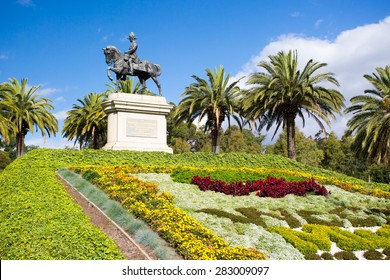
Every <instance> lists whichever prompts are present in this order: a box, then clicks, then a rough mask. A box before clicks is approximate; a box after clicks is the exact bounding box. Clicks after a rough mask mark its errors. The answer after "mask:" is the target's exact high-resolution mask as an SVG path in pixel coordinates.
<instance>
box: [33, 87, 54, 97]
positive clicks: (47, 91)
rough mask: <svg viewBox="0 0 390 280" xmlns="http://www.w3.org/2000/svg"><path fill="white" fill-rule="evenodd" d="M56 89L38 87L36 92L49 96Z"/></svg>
mask: <svg viewBox="0 0 390 280" xmlns="http://www.w3.org/2000/svg"><path fill="white" fill-rule="evenodd" d="M56 91H57V89H55V88H39V89H38V90H37V93H38V94H39V95H43V96H49V95H51V94H53V93H55V92H56Z"/></svg>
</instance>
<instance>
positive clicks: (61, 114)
mask: <svg viewBox="0 0 390 280" xmlns="http://www.w3.org/2000/svg"><path fill="white" fill-rule="evenodd" d="M66 112H68V110H62V111H58V112H56V113H54V114H53V115H54V117H55V118H56V119H57V120H65V119H66V118H67V117H68V115H67V114H66Z"/></svg>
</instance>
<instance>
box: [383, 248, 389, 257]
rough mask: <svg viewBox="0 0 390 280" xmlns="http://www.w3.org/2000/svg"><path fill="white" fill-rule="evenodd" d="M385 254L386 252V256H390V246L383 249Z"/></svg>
mask: <svg viewBox="0 0 390 280" xmlns="http://www.w3.org/2000/svg"><path fill="white" fill-rule="evenodd" d="M383 254H385V255H386V256H388V257H389V256H390V247H386V248H385V249H383Z"/></svg>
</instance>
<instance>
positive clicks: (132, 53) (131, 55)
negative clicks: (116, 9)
mask: <svg viewBox="0 0 390 280" xmlns="http://www.w3.org/2000/svg"><path fill="white" fill-rule="evenodd" d="M128 39H129V40H130V42H131V44H130V47H129V50H128V51H126V52H125V53H124V60H125V61H126V62H128V63H129V67H130V75H133V63H135V64H139V63H141V60H140V59H139V58H138V56H137V53H136V52H137V48H138V45H137V43H136V42H135V39H137V38H136V37H135V34H134V33H133V32H130V34H129V37H128Z"/></svg>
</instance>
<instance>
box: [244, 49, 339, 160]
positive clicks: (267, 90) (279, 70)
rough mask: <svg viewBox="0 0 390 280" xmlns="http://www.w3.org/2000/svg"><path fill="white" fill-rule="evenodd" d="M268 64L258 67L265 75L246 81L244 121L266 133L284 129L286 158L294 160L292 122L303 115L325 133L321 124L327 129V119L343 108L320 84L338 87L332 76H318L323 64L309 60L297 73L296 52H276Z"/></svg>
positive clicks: (335, 97)
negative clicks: (255, 123)
mask: <svg viewBox="0 0 390 280" xmlns="http://www.w3.org/2000/svg"><path fill="white" fill-rule="evenodd" d="M269 60H270V61H269V62H268V61H261V62H260V63H259V65H258V66H259V67H261V68H263V69H264V70H265V73H263V72H260V73H255V74H252V75H251V76H250V77H249V79H248V82H247V84H248V85H251V87H250V89H248V90H246V91H244V97H243V98H242V100H243V106H242V107H243V110H244V114H245V117H246V118H247V120H250V121H257V120H259V128H260V129H261V128H263V127H265V128H266V129H267V130H269V129H270V128H271V127H273V125H274V124H275V125H276V130H277V129H279V128H280V127H286V129H287V150H288V157H289V158H292V159H295V158H296V151H295V119H296V118H297V117H300V118H301V119H302V120H303V121H305V118H304V115H306V113H307V115H308V116H309V117H310V116H311V117H313V119H314V120H315V121H316V122H317V124H318V125H319V126H320V128H321V129H322V130H325V127H324V124H323V123H322V122H324V123H326V124H328V125H330V118H334V116H335V113H339V112H340V110H341V108H342V107H343V106H344V97H343V95H342V94H341V93H340V92H338V91H337V90H335V89H331V88H325V87H324V86H323V83H324V82H329V83H331V84H333V85H336V86H338V85H339V84H338V82H337V80H336V79H335V78H334V75H333V73H331V72H323V73H318V71H317V70H319V69H321V68H323V67H325V66H326V63H319V62H315V61H313V60H309V61H308V62H307V63H306V65H305V67H304V69H303V70H302V71H300V70H298V54H297V52H296V51H294V52H293V51H289V52H288V53H285V52H284V51H280V52H278V53H277V54H276V55H270V56H269ZM320 84H321V85H320ZM275 133H276V131H275Z"/></svg>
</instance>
